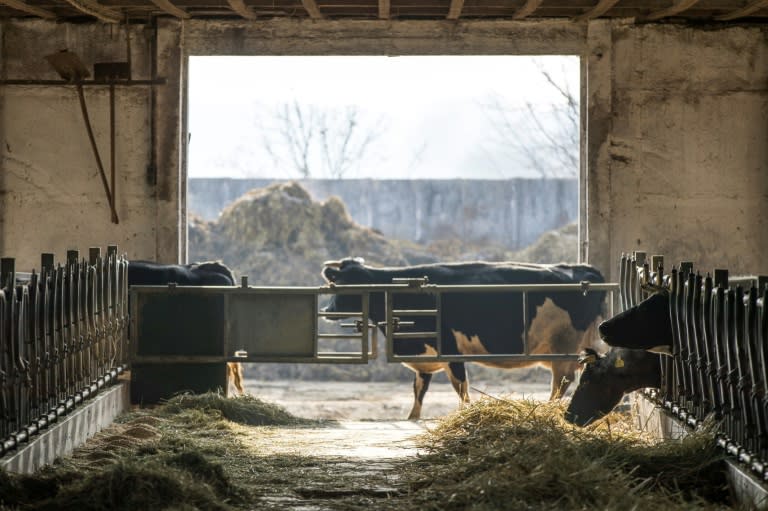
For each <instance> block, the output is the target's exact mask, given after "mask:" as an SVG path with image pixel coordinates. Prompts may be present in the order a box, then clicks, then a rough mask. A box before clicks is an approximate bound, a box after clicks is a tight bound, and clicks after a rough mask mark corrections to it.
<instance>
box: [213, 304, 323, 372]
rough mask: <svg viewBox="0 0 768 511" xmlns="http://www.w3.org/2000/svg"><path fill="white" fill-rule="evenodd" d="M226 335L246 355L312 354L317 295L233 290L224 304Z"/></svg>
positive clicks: (314, 338)
mask: <svg viewBox="0 0 768 511" xmlns="http://www.w3.org/2000/svg"><path fill="white" fill-rule="evenodd" d="M227 319H228V331H227V339H228V340H229V345H230V347H231V348H233V349H236V350H244V351H246V352H247V353H248V356H249V357H258V356H278V357H279V356H286V357H314V355H315V352H316V346H317V340H316V330H317V295H316V294H314V293H313V294H296V293H285V294H281V293H277V292H274V293H269V294H256V293H233V294H230V295H229V304H228V307H227Z"/></svg>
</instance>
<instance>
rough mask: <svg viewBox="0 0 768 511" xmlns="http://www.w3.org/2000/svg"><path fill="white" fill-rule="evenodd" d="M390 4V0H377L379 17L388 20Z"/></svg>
mask: <svg viewBox="0 0 768 511" xmlns="http://www.w3.org/2000/svg"><path fill="white" fill-rule="evenodd" d="M391 11H392V4H391V1H390V0H379V19H382V20H388V19H389V17H390V16H391V14H390V13H391Z"/></svg>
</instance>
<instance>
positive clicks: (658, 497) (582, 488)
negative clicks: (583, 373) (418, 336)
mask: <svg viewBox="0 0 768 511" xmlns="http://www.w3.org/2000/svg"><path fill="white" fill-rule="evenodd" d="M563 412H564V407H563V405H562V404H560V403H539V402H534V401H524V400H523V401H511V400H510V401H506V400H497V399H485V400H482V401H480V402H478V403H475V404H474V405H473V406H471V407H469V408H467V409H465V410H462V411H459V412H457V413H455V414H453V415H452V416H449V417H447V418H446V419H444V420H443V421H441V422H440V423H439V425H438V426H437V427H436V428H434V429H433V430H431V431H430V432H429V433H428V434H427V435H426V436H425V437H424V438H423V439H422V442H423V445H422V447H423V448H424V449H425V450H426V451H427V453H428V454H426V455H424V456H422V457H420V459H419V460H418V461H417V462H415V463H414V464H413V465H412V466H411V467H410V469H409V471H408V472H409V474H410V478H411V479H412V484H411V488H412V494H411V497H412V499H414V501H413V504H414V505H415V507H414V509H415V508H416V507H419V508H420V509H435V510H436V509H440V510H454V509H455V510H459V509H461V510H464V509H468V510H502V509H504V510H506V509H535V510H545V509H546V510H549V509H603V510H621V511H628V510H633V509H637V510H643V509H658V510H662V509H663V510H687V509H731V508H730V507H729V505H728V499H729V494H728V489H727V483H726V479H725V472H724V464H723V459H722V456H721V455H720V453H719V451H718V450H717V449H716V447H715V442H714V438H713V436H712V434H710V433H706V432H702V433H696V434H692V435H690V436H689V437H687V438H685V439H684V440H682V441H674V442H673V441H667V442H657V441H654V440H653V439H651V438H650V437H647V436H644V435H642V434H641V433H639V432H637V431H636V430H634V429H632V427H631V424H630V421H629V419H628V418H627V416H626V415H619V414H613V415H610V416H609V417H607V419H606V420H604V421H601V422H600V423H598V424H596V425H595V426H593V427H590V428H578V427H576V426H572V425H570V424H568V423H566V422H565V421H564V420H563V419H562V417H563Z"/></svg>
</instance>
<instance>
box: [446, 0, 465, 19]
mask: <svg viewBox="0 0 768 511" xmlns="http://www.w3.org/2000/svg"><path fill="white" fill-rule="evenodd" d="M462 9H464V0H451V6H450V7H449V8H448V16H446V17H445V18H446V19H449V20H457V19H459V18H460V17H461V11H462Z"/></svg>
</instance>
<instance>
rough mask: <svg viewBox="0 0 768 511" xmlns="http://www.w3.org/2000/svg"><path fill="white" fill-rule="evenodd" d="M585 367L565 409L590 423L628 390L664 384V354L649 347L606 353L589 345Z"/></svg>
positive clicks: (581, 421)
mask: <svg viewBox="0 0 768 511" xmlns="http://www.w3.org/2000/svg"><path fill="white" fill-rule="evenodd" d="M579 362H581V363H582V364H583V365H584V370H583V371H582V372H581V376H580V378H579V386H578V387H576V390H575V391H574V392H573V397H572V398H571V403H570V405H569V406H568V410H567V411H566V412H565V419H566V420H567V421H568V422H571V423H573V424H577V425H579V426H586V425H588V424H591V423H592V422H594V421H596V420H598V419H600V418H601V417H603V416H605V415H607V414H608V413H610V412H611V410H613V409H614V407H615V406H616V405H617V404H619V401H621V398H622V397H623V396H624V394H626V393H628V392H632V391H634V390H638V389H643V388H658V387H659V386H660V385H661V355H659V354H655V353H651V352H649V351H646V350H642V349H640V350H633V349H627V348H611V349H610V350H608V353H606V354H605V355H598V354H597V352H596V351H595V350H592V349H587V350H585V351H584V353H583V354H582V356H581V357H580V359H579Z"/></svg>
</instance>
